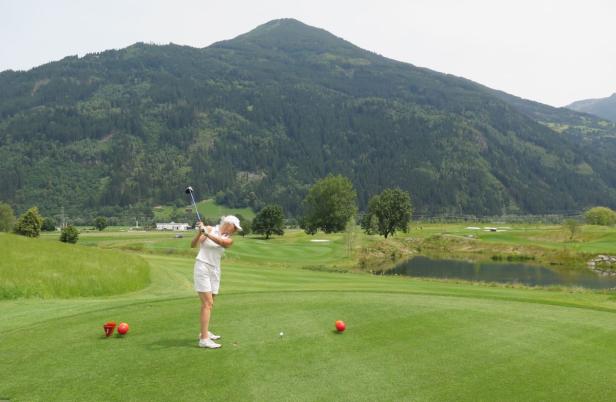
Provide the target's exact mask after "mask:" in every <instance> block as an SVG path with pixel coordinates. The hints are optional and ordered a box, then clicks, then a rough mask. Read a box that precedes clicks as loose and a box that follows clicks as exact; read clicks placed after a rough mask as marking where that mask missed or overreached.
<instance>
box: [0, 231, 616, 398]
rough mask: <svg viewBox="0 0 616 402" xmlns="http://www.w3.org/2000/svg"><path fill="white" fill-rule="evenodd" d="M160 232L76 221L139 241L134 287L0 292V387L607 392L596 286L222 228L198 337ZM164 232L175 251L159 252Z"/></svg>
mask: <svg viewBox="0 0 616 402" xmlns="http://www.w3.org/2000/svg"><path fill="white" fill-rule="evenodd" d="M103 235H104V236H103ZM132 236H134V237H135V238H134V239H133V238H132ZM171 236H172V235H171V234H166V235H161V234H157V233H154V234H143V233H135V234H125V233H122V234H117V233H106V234H105V233H103V234H100V235H99V234H92V235H89V234H84V235H82V240H83V242H84V244H89V245H90V247H86V246H81V249H86V250H87V249H90V248H91V249H92V251H96V250H97V249H96V248H93V247H92V246H94V245H97V244H98V245H100V246H103V247H107V248H109V247H110V248H121V246H122V244H123V243H131V242H139V243H142V244H144V245H146V247H145V250H146V251H148V252H146V253H141V255H142V258H144V259H145V260H146V261H147V262H148V263H149V265H150V280H151V283H150V285H149V286H147V287H146V288H144V289H142V290H139V291H136V292H133V293H126V294H123V295H116V296H107V297H83V298H74V299H46V300H41V299H18V300H5V301H0V315H1V316H2V321H0V339H1V340H2V341H1V342H0V356H2V363H3V364H1V365H0V378H2V381H1V382H0V399H2V398H5V399H10V400H12V401H24V400H25V401H32V400H34V401H37V400H40V401H48V400H88V401H89V400H106V401H107V400H144V401H169V400H182V401H191V400H195V401H196V400H215V399H216V400H238V401H239V400H268V401H271V400H281V401H282V400H284V401H287V400H306V401H309V400H324V401H325V400H386V401H391V400H455V401H461V400H466V401H476V400H559V401H560V400H593V401H599V400H606V401H607V400H614V399H615V398H616V389H615V388H614V387H613V385H612V384H613V383H614V381H616V374H615V369H616V359H614V356H615V355H616V346H615V344H614V333H615V331H616V314H615V313H616V298H615V297H614V296H613V294H611V293H596V292H586V291H582V292H580V291H570V292H568V291H548V290H540V289H512V288H502V287H491V286H486V285H482V286H478V285H474V284H464V283H451V282H438V281H429V280H416V279H408V278H400V277H384V276H371V275H368V274H362V273H331V272H324V271H318V270H314V269H313V267H314V266H321V265H327V266H332V265H339V266H345V265H348V259H346V258H345V243H344V236H343V235H341V234H339V235H327V236H317V237H318V238H323V239H328V240H330V242H323V243H315V242H310V239H312V238H311V237H309V236H306V235H304V234H301V233H299V232H290V233H288V234H287V235H285V236H284V237H282V238H280V237H277V238H274V239H272V240H270V241H264V240H260V239H257V238H241V237H238V238H237V239H236V245H234V247H233V248H232V249H230V250H229V253H228V256H227V258H226V259H225V260H224V261H223V279H222V291H221V295H220V296H219V298H217V300H216V304H215V307H214V316H213V322H212V329H213V330H215V332H217V333H220V334H221V335H222V336H223V338H222V340H221V341H222V342H221V343H222V344H223V348H222V349H220V350H203V349H199V348H197V335H198V311H199V304H198V301H197V297H196V296H195V295H194V294H193V291H192V264H193V261H194V259H193V258H192V257H191V256H190V252H191V251H194V250H190V249H189V248H188V245H187V243H188V242H189V239H188V238H184V239H178V241H177V242H176V240H175V239H172V238H171ZM52 240H53V239H51V238H49V239H47V238H43V239H40V240H39V241H40V242H50V241H52ZM157 244H158V245H160V244H164V247H162V246H161V247H158V246H156V245H157ZM157 247H158V248H157ZM173 247H175V248H177V249H178V250H179V252H181V253H182V254H179V255H170V254H168V253H166V252H165V250H166V249H167V248H173ZM124 252H125V253H127V254H126V255H127V256H134V255H135V253H134V252H128V251H124ZM184 252H186V255H184V254H183V253H184ZM337 319H342V320H344V321H345V322H346V323H347V330H346V332H344V333H343V334H338V333H336V332H335V331H334V321H335V320H337ZM108 320H115V321H117V322H120V321H126V322H128V323H129V324H130V326H131V330H130V332H129V334H128V335H127V336H126V337H124V338H119V337H115V336H114V337H113V338H104V336H103V330H102V325H103V323H104V322H106V321H108ZM280 332H283V333H284V336H282V337H281V336H280V335H279V333H280Z"/></svg>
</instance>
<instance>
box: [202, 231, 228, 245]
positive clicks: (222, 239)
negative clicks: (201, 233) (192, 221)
mask: <svg viewBox="0 0 616 402" xmlns="http://www.w3.org/2000/svg"><path fill="white" fill-rule="evenodd" d="M205 236H206V237H207V238H208V239H210V240H211V241H213V242H214V243H216V244H218V245H219V246H221V247H224V248H229V247H231V245H232V244H233V239H231V238H229V237H222V236H221V237H219V236H214V235H211V234H206V235H205Z"/></svg>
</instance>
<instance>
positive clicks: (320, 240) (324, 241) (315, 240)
mask: <svg viewBox="0 0 616 402" xmlns="http://www.w3.org/2000/svg"><path fill="white" fill-rule="evenodd" d="M310 241H311V242H313V243H328V242H330V241H331V240H327V239H312V240H310Z"/></svg>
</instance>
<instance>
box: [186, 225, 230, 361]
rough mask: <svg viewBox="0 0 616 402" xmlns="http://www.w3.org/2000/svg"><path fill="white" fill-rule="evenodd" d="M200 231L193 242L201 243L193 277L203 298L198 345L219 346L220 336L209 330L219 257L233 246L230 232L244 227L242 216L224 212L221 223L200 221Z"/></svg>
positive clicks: (192, 244) (215, 293)
mask: <svg viewBox="0 0 616 402" xmlns="http://www.w3.org/2000/svg"><path fill="white" fill-rule="evenodd" d="M197 227H198V228H199V231H198V232H197V235H196V236H195V237H194V239H193V240H192V242H191V243H190V246H191V247H192V248H195V247H197V245H199V254H197V259H196V261H195V268H194V280H195V291H197V293H198V294H199V298H200V299H201V315H200V318H201V333H200V334H199V347H202V348H210V349H216V348H219V347H220V346H221V345H220V344H218V343H216V342H214V341H215V340H217V339H220V336H218V335H214V334H213V333H212V332H210V330H209V324H210V317H211V316H212V307H213V306H214V297H215V296H216V295H217V294H218V289H219V287H220V259H221V257H222V255H223V254H224V252H225V249H226V248H229V247H231V245H232V244H233V239H231V236H232V235H233V233H235V232H236V231H238V230H242V227H241V226H240V220H239V219H238V218H237V217H235V216H233V215H229V216H224V217H223V218H222V219H221V220H220V224H218V225H216V226H214V227H212V226H205V225H204V224H203V222H201V221H199V222H197Z"/></svg>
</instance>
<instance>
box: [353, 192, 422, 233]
mask: <svg viewBox="0 0 616 402" xmlns="http://www.w3.org/2000/svg"><path fill="white" fill-rule="evenodd" d="M412 214H413V207H412V206H411V196H410V195H409V193H407V192H405V191H402V190H401V189H399V188H388V189H385V190H384V191H383V192H382V193H381V194H379V195H375V196H374V197H372V198H371V199H370V201H369V202H368V212H367V213H366V215H364V217H363V219H362V221H361V226H362V229H364V231H365V232H366V233H368V234H372V233H378V234H380V235H381V236H385V238H387V237H388V236H390V235H393V234H394V233H396V230H401V231H403V232H405V233H406V232H407V230H408V226H409V222H410V221H411V216H412Z"/></svg>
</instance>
